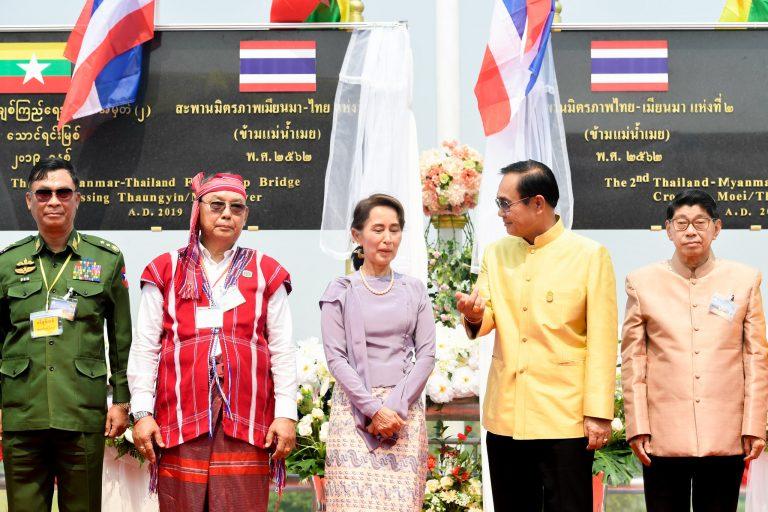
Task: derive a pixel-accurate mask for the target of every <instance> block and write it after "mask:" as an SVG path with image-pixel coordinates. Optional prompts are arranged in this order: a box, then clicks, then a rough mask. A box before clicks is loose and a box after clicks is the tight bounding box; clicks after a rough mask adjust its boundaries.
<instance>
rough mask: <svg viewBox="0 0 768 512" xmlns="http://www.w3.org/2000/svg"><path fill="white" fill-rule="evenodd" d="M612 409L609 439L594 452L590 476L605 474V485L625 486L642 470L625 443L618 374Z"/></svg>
mask: <svg viewBox="0 0 768 512" xmlns="http://www.w3.org/2000/svg"><path fill="white" fill-rule="evenodd" d="M613 407H614V416H615V417H614V419H613V421H612V422H611V438H610V439H609V440H608V444H607V445H605V447H603V448H601V449H600V450H596V451H595V461H594V462H593V464H592V474H593V475H597V474H598V473H600V472H601V471H602V472H603V473H604V474H605V476H604V477H603V478H604V481H605V483H606V484H608V485H626V484H628V483H629V482H630V480H632V479H633V478H634V477H636V476H639V475H640V474H641V473H642V470H641V468H640V463H639V462H638V460H637V459H636V458H635V456H634V454H633V453H632V448H630V447H629V443H628V442H627V432H626V429H625V427H624V395H623V393H622V390H621V377H620V375H619V374H618V372H617V376H616V390H615V392H614V398H613Z"/></svg>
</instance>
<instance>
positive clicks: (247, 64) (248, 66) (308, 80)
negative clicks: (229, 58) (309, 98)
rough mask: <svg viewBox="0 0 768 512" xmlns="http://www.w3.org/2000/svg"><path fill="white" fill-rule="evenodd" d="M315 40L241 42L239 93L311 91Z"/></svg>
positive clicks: (313, 87)
mask: <svg viewBox="0 0 768 512" xmlns="http://www.w3.org/2000/svg"><path fill="white" fill-rule="evenodd" d="M316 68H317V59H316V44H315V41H241V42H240V92H315V91H316V90H317V69H316Z"/></svg>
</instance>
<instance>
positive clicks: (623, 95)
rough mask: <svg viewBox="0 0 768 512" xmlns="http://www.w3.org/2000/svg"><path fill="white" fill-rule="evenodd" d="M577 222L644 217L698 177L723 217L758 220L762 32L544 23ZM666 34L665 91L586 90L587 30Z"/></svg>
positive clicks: (763, 149)
mask: <svg viewBox="0 0 768 512" xmlns="http://www.w3.org/2000/svg"><path fill="white" fill-rule="evenodd" d="M552 36H553V38H552V44H553V48H554V55H555V62H556V64H555V65H556V68H557V78H558V85H559V89H560V101H561V106H562V109H563V121H564V123H565V130H566V136H567V143H568V155H569V157H570V163H571V177H572V182H573V192H574V222H573V227H574V228H577V229H648V228H649V227H650V226H653V225H661V224H663V223H664V218H665V212H666V205H667V203H668V202H669V200H670V199H671V198H672V196H674V194H675V193H676V192H679V191H680V190H683V189H685V188H703V189H705V190H707V191H708V192H709V193H710V194H712V195H713V197H714V198H715V199H716V200H717V202H718V204H719V207H720V212H721V214H723V222H724V225H725V226H726V227H731V228H746V227H749V226H751V225H765V224H768V134H767V133H766V131H767V130H768V37H766V36H768V32H766V31H758V30H754V31H753V30H714V31H713V30H702V31H670V30H666V31H621V32H619V31H615V32H613V31H583V32H582V31H564V32H555V33H553V34H552ZM596 40H635V41H637V40H643V41H648V40H653V41H659V40H664V41H667V42H668V54H669V55H668V66H669V90H668V92H591V82H590V76H591V60H590V46H591V41H596Z"/></svg>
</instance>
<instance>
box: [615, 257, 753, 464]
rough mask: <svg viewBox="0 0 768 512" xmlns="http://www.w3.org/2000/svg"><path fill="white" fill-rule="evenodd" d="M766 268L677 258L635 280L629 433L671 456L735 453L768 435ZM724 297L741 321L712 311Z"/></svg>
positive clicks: (628, 323)
mask: <svg viewBox="0 0 768 512" xmlns="http://www.w3.org/2000/svg"><path fill="white" fill-rule="evenodd" d="M760 281H761V277H760V273H759V272H758V271H757V270H756V269H753V268H750V267H748V266H746V265H742V264H740V263H736V262H733V261H728V260H721V259H715V257H714V255H710V257H709V259H708V260H707V262H706V263H704V264H703V265H702V266H700V267H698V268H696V269H695V270H693V271H692V270H691V269H689V268H687V267H686V266H685V264H684V263H683V262H682V261H681V260H680V259H679V258H678V257H677V256H675V257H673V258H672V259H671V260H669V261H663V262H660V263H655V264H653V265H649V266H647V267H643V268H641V269H638V270H635V271H633V272H631V273H630V274H629V276H627V280H626V290H627V312H626V316H625V320H624V327H623V333H622V383H623V387H624V409H625V412H626V423H627V425H626V428H627V438H628V439H631V438H632V437H634V436H637V435H640V434H649V435H650V436H651V448H652V449H653V454H654V455H657V456H665V457H686V456H691V457H701V456H710V455H737V454H740V453H741V452H742V447H741V436H742V435H752V436H756V437H761V438H763V437H765V421H766V410H768V363H767V361H766V354H768V346H767V345H766V338H765V318H764V316H763V305H762V299H761V295H760ZM714 297H719V299H718V300H720V299H722V300H725V301H726V302H728V301H730V302H731V303H732V311H733V318H732V319H728V318H727V315H726V317H724V316H721V315H718V314H716V313H714V312H713V311H712V310H711V308H710V305H711V304H712V303H713V298H714Z"/></svg>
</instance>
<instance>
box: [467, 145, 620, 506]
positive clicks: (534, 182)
mask: <svg viewBox="0 0 768 512" xmlns="http://www.w3.org/2000/svg"><path fill="white" fill-rule="evenodd" d="M501 172H502V174H503V175H504V177H503V178H502V180H501V183H500V185H499V189H498V192H497V197H496V204H497V205H498V207H499V217H501V219H502V220H503V221H504V225H505V226H506V228H507V233H509V234H510V235H512V236H508V237H504V238H502V239H500V240H498V241H497V242H495V243H493V244H491V245H489V246H488V247H487V248H486V249H485V252H484V254H483V264H482V268H481V271H480V275H479V277H478V280H477V288H476V290H475V291H474V292H473V293H472V294H471V295H465V294H461V293H459V294H457V299H458V308H459V311H460V312H461V313H462V315H463V317H464V318H463V320H464V325H465V327H466V328H467V333H468V335H469V336H470V337H471V338H475V337H477V336H484V335H486V334H488V333H489V332H490V331H492V330H494V329H495V331H496V341H495V344H494V348H493V360H492V363H491V368H490V371H489V374H488V391H487V393H486V395H485V399H484V402H483V416H482V420H483V426H484V427H485V428H486V429H487V430H488V435H487V437H486V444H487V448H488V463H489V467H490V474H491V488H492V490H493V502H494V508H495V509H496V510H499V511H504V512H506V511H520V512H528V511H530V512H534V511H535V512H541V510H542V507H543V509H544V510H545V511H547V512H550V511H551V512H591V511H592V483H591V482H592V477H591V475H592V461H593V457H594V450H595V449H598V448H602V447H603V446H605V444H606V442H607V441H608V439H609V437H610V432H611V431H610V423H611V420H612V419H613V413H614V410H613V406H614V403H613V397H614V388H615V382H616V380H615V379H616V351H617V349H618V343H617V339H616V338H617V334H618V320H617V312H616V282H615V279H614V274H613V265H612V264H611V259H610V256H609V255H608V251H607V250H606V249H605V247H603V246H601V245H600V244H598V243H596V242H594V241H593V240H589V239H587V238H585V237H582V236H580V235H577V234H575V233H573V232H572V231H570V230H568V229H565V227H564V226H563V222H562V220H560V218H559V217H558V216H557V215H556V214H555V207H556V206H557V201H558V199H559V191H558V187H557V182H556V180H555V177H554V175H553V174H552V171H551V170H550V169H549V168H548V167H547V166H546V165H544V164H542V163H540V162H536V161H533V160H528V161H524V162H517V163H514V164H512V165H509V166H507V167H505V168H504V169H502V171H501Z"/></svg>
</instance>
